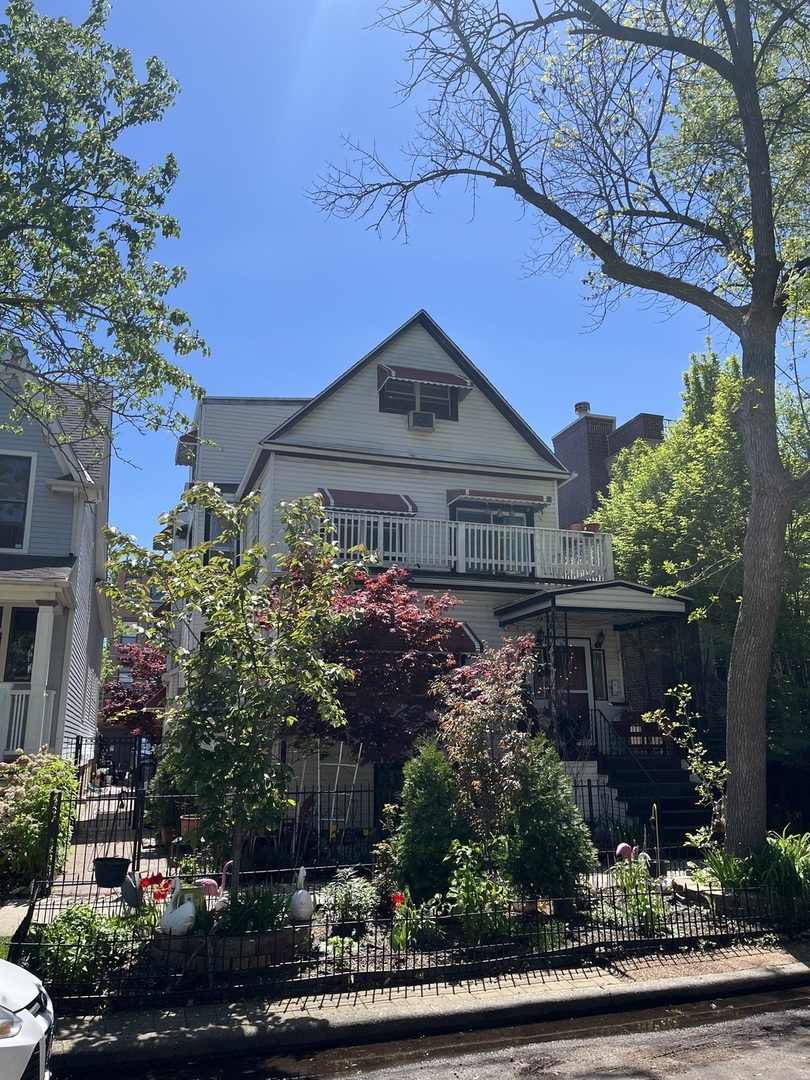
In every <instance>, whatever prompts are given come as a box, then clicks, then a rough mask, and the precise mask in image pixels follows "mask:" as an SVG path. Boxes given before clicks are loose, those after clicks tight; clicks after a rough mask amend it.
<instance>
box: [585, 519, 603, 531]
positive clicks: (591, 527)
mask: <svg viewBox="0 0 810 1080" xmlns="http://www.w3.org/2000/svg"><path fill="white" fill-rule="evenodd" d="M584 528H585V532H592V533H598V532H601V531H602V526H601V525H600V524H599V522H598V521H587V522H586V523H585V526H584Z"/></svg>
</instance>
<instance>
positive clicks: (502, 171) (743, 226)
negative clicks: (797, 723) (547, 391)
mask: <svg viewBox="0 0 810 1080" xmlns="http://www.w3.org/2000/svg"><path fill="white" fill-rule="evenodd" d="M381 21H382V23H383V24H384V25H387V26H389V27H392V28H393V29H395V30H396V31H397V32H399V33H400V34H402V35H403V36H404V38H405V39H406V40H407V41H408V42H409V43H410V47H409V50H408V59H409V60H410V62H411V74H410V78H409V79H408V80H407V81H406V83H405V85H404V87H403V92H404V95H405V96H406V97H407V96H410V95H413V97H414V98H415V100H416V101H417V103H418V114H417V120H416V132H415V135H414V137H413V139H412V140H411V141H410V142H409V143H408V145H407V147H406V149H405V162H404V164H403V165H402V166H401V167H399V166H397V165H391V164H389V163H388V162H386V161H385V160H383V158H382V157H381V156H380V154H378V153H377V151H376V150H375V149H371V150H368V151H364V150H363V149H362V148H361V147H360V146H358V145H357V144H350V146H349V152H350V155H351V159H352V160H350V161H349V162H348V163H347V164H346V165H344V166H339V167H334V168H330V169H329V170H328V172H327V173H326V175H325V176H324V177H323V179H322V180H321V181H320V183H319V184H318V186H317V190H316V191H315V192H314V197H315V198H316V199H317V201H318V202H319V204H320V205H321V206H322V207H324V208H325V209H326V210H328V211H331V212H334V213H338V214H344V215H348V216H357V217H361V218H365V219H366V220H368V221H369V223H370V225H371V226H372V227H374V228H378V229H381V228H382V227H383V226H384V225H385V224H386V223H387V222H391V223H393V226H394V228H395V229H403V228H405V226H406V222H407V215H408V213H409V211H410V209H411V208H412V206H413V205H414V204H415V205H416V206H420V205H421V204H422V200H423V199H424V197H425V196H426V195H427V194H429V193H430V192H433V193H438V192H440V191H441V189H442V188H443V186H444V185H445V184H447V183H449V182H452V181H461V182H462V183H464V184H466V185H467V187H468V189H469V190H470V192H471V194H472V196H473V197H474V198H477V197H479V196H482V194H483V192H484V191H485V190H486V189H488V188H495V189H498V190H500V191H504V192H507V193H508V194H509V195H510V197H512V198H514V199H515V200H516V201H517V203H518V205H520V206H522V207H524V208H528V209H529V210H530V211H534V215H533V218H532V220H533V222H534V224H535V228H536V231H537V239H536V244H535V252H534V256H533V258H534V265H535V267H536V269H538V270H554V271H557V272H559V271H560V270H565V269H567V268H568V267H569V266H570V265H571V264H572V263H574V262H582V263H584V265H585V271H586V276H585V279H584V280H585V283H586V284H587V286H588V289H589V295H590V298H591V300H592V301H593V302H594V303H595V304H596V305H597V307H598V308H600V309H601V310H604V309H605V308H607V307H609V306H610V305H611V304H612V303H614V302H617V301H618V300H619V299H620V298H621V297H623V296H625V295H627V293H628V292H630V293H632V292H634V291H641V292H644V293H646V294H652V295H653V296H654V297H655V298H656V299H657V300H659V301H660V302H661V303H662V304H663V305H664V306H665V307H666V306H670V307H672V306H677V305H680V304H684V303H686V304H691V305H692V306H694V307H695V308H697V309H698V310H700V311H702V312H703V313H705V314H706V315H707V316H708V317H709V318H710V319H712V320H716V321H717V322H718V323H720V324H722V326H724V327H725V328H726V329H727V330H728V331H729V332H730V333H731V334H733V335H735V336H736V337H737V338H738V339H739V342H740V356H741V369H742V376H743V383H742V390H741V394H740V399H739V402H738V403H737V406H736V411H735V414H734V415H735V419H736V423H737V427H738V431H739V434H740V439H741V443H742V448H743V454H744V457H745V461H746V467H747V471H748V478H749V483H750V489H751V501H750V510H749V515H748V522H747V527H746V534H745V539H744V541H743V586H742V594H741V602H740V605H739V614H738V619H737V623H736V628H735V634H734V643H733V647H732V652H731V661H730V669H729V680H728V722H727V758H728V763H729V767H730V770H731V775H730V780H729V788H728V830H727V839H728V842H729V844H730V846H731V847H732V848H735V849H744V848H753V847H756V846H758V845H759V844H760V843H761V842H762V841H763V840H764V837H765V827H766V815H765V708H766V695H767V685H768V675H769V672H770V667H771V651H772V648H773V643H774V637H775V634H776V626H777V619H778V613H779V608H780V603H781V598H782V579H783V565H784V543H785V533H786V530H787V527H788V523H789V521H790V519H791V515H792V513H793V511H794V509H795V507H796V506H797V505H798V504H799V503H800V502H801V501H802V500H804V499H805V498H806V497H807V495H808V494H810V471H808V469H807V464H808V459H807V458H806V457H803V458H802V459H801V460H796V459H788V458H785V457H783V455H782V454H781V452H780V450H781V448H780V445H779V442H778V438H777V423H776V347H777V335H778V332H779V328H780V326H781V325H782V324H783V323H784V322H785V320H786V319H795V320H799V321H801V320H802V319H803V318H804V317H805V316H806V314H807V311H808V300H807V296H808V289H807V281H808V271H810V252H808V235H810V232H809V231H808V227H807V226H808V218H810V205H809V204H808V195H810V192H809V191H808V180H807V176H808V170H807V161H808V153H809V152H810V141H809V140H808V136H807V131H808V127H807V120H808V110H810V0H796V2H794V3H791V4H782V3H778V2H775V0H762V2H759V0H757V2H756V3H752V2H751V0H739V2H737V3H735V4H733V5H731V4H729V3H728V2H727V0H712V2H711V3H705V2H698V0H673V2H671V3H666V4H664V3H661V2H660V0H639V2H637V3H635V4H632V5H631V4H627V3H626V2H625V0H393V2H391V3H389V4H386V5H385V6H384V7H383V8H382V20H381Z"/></svg>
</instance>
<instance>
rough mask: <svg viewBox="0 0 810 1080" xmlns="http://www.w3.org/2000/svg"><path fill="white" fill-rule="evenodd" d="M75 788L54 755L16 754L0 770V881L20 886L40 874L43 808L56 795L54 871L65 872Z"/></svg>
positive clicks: (69, 770) (67, 766)
mask: <svg viewBox="0 0 810 1080" xmlns="http://www.w3.org/2000/svg"><path fill="white" fill-rule="evenodd" d="M77 789H78V783H77V780H76V770H75V768H74V767H73V765H72V764H71V763H70V762H68V761H65V760H64V759H63V758H60V757H57V756H56V755H55V754H49V753H47V752H45V751H40V752H39V753H37V754H21V755H20V756H19V757H18V758H17V760H16V761H14V762H11V763H7V764H0V877H4V878H6V879H9V880H11V881H15V882H20V883H23V884H28V883H30V882H31V881H32V880H33V879H34V878H39V877H42V876H43V875H44V872H45V855H46V851H47V839H46V836H45V831H46V827H47V823H48V804H49V800H50V796H51V792H53V791H61V793H62V807H61V811H60V815H59V828H58V833H57V852H56V866H57V868H61V867H62V866H64V862H65V857H66V855H67V850H68V846H69V844H70V840H71V835H72V824H71V823H72V819H73V813H74V809H75V802H76V792H77Z"/></svg>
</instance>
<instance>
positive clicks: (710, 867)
mask: <svg viewBox="0 0 810 1080" xmlns="http://www.w3.org/2000/svg"><path fill="white" fill-rule="evenodd" d="M753 875H754V863H753V860H751V859H750V858H748V857H747V856H745V855H732V854H731V852H727V851H723V850H722V848H707V849H706V850H705V851H704V852H703V866H702V867H701V868H700V869H699V870H696V871H695V872H694V874H693V875H692V879H693V880H694V881H696V882H697V884H698V885H707V886H708V887H709V888H718V887H719V888H721V889H746V888H748V886H749V885H750V884H751V883H752V881H753Z"/></svg>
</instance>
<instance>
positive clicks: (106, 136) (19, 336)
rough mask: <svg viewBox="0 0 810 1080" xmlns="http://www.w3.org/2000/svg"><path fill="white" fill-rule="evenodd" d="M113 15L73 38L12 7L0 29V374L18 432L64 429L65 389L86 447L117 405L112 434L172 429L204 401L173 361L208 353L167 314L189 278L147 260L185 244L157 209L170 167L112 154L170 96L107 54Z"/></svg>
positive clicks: (158, 77) (15, 2)
mask: <svg viewBox="0 0 810 1080" xmlns="http://www.w3.org/2000/svg"><path fill="white" fill-rule="evenodd" d="M107 7H108V5H107V3H106V2H105V0H89V12H88V16H87V19H86V20H85V21H84V22H83V23H82V24H81V25H78V26H76V25H73V24H72V23H71V22H69V21H68V20H67V19H66V18H63V17H59V18H51V17H48V16H45V15H40V14H39V13H38V12H37V11H36V9H35V7H34V5H33V3H31V2H30V0H11V2H10V3H8V5H7V7H6V11H5V15H6V21H5V22H3V23H0V130H2V132H3V139H2V146H1V147H0V207H1V208H2V213H1V214H0V359H2V360H3V361H4V362H7V363H8V365H9V366H10V367H11V368H15V367H16V368H18V369H19V370H20V375H21V378H22V389H21V390H20V391H19V395H18V398H17V406H18V409H17V413H16V419H20V418H22V417H23V416H36V417H40V418H45V417H50V416H53V415H57V414H58V412H59V400H60V398H59V397H57V396H56V395H54V394H53V390H54V388H55V387H56V386H57V384H60V385H61V386H62V391H61V392H62V394H64V393H65V386H66V385H67V386H68V387H69V388H70V392H71V393H72V394H73V395H74V396H75V398H76V399H77V402H78V403H79V404H80V405H81V406H82V407H83V410H84V412H85V423H86V427H87V429H88V432H89V431H90V430H94V429H97V428H99V427H101V428H106V427H107V421H106V420H105V419H104V417H103V416H99V409H98V406H99V404H100V403H105V402H107V401H108V400H109V397H110V393H112V400H113V411H114V413H115V414H116V416H117V418H118V419H119V420H125V421H129V422H132V423H134V424H136V425H137V426H139V427H141V428H145V429H156V428H158V427H160V426H161V425H162V424H164V423H166V422H170V421H171V419H172V417H173V414H174V412H173V410H174V399H175V397H176V395H177V394H179V393H181V392H183V391H188V390H190V391H192V392H196V390H197V388H196V387H195V384H194V381H193V380H192V378H191V377H190V376H189V375H187V374H186V373H185V372H184V371H183V370H182V369H181V368H180V367H178V366H177V364H176V363H175V362H174V361H172V360H169V359H167V358H166V356H164V350H169V351H171V352H174V353H175V354H176V356H180V357H183V356H187V355H188V354H190V353H192V352H194V351H195V350H199V349H201V348H203V342H202V340H201V339H200V337H199V335H198V334H197V333H196V332H195V331H194V329H193V328H192V326H191V323H190V320H189V317H188V315H187V314H186V313H185V312H184V311H183V310H182V309H180V308H179V307H176V306H174V305H173V304H172V303H171V301H170V299H169V294H170V293H171V292H172V290H173V289H174V288H175V287H176V286H177V285H179V284H181V283H182V281H183V280H184V277H185V274H184V271H183V270H182V268H181V267H177V266H175V267H171V266H164V265H162V264H161V263H160V262H159V261H157V260H156V259H155V258H154V253H155V250H156V247H157V245H158V243H160V242H161V241H162V240H163V239H165V238H171V237H176V236H178V235H179V226H178V223H177V221H176V219H175V218H174V217H173V216H172V215H171V214H168V213H166V211H165V209H164V205H165V203H166V199H167V197H168V195H169V193H170V191H171V188H172V185H173V184H174V181H175V179H176V177H177V164H176V162H175V160H174V158H173V157H172V156H171V155H169V156H168V157H167V158H166V160H165V161H163V162H162V163H159V164H156V165H152V166H150V167H148V168H146V169H141V168H140V167H139V165H138V163H137V162H136V161H135V160H133V158H131V157H130V156H129V155H127V154H126V153H124V152H122V150H121V149H119V146H120V144H121V142H126V138H127V135H128V133H129V132H130V131H132V130H133V129H135V128H138V127H141V126H143V125H145V124H153V123H157V122H159V121H160V120H161V118H162V117H163V114H164V113H165V111H166V109H168V108H169V107H170V106H171V104H172V102H173V100H174V96H175V94H176V92H177V84H176V83H175V81H174V80H173V79H172V78H171V77H170V76H169V74H168V72H167V71H166V69H165V67H164V66H163V64H162V63H161V62H160V61H159V60H157V59H156V58H154V57H151V58H150V59H148V60H147V61H146V64H145V74H144V77H143V78H140V77H139V76H138V74H137V73H136V70H135V66H134V64H133V60H132V57H131V55H130V54H129V53H128V52H127V51H126V50H125V49H121V48H118V47H116V46H114V45H111V44H110V43H109V42H108V41H107V40H106V39H105V30H106V20H107ZM26 351H27V354H28V355H27V356H26ZM30 374H34V375H35V376H36V377H35V378H33V379H28V378H27V376H28V375H30ZM14 419H15V417H12V423H13V422H14ZM178 419H179V418H178Z"/></svg>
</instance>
